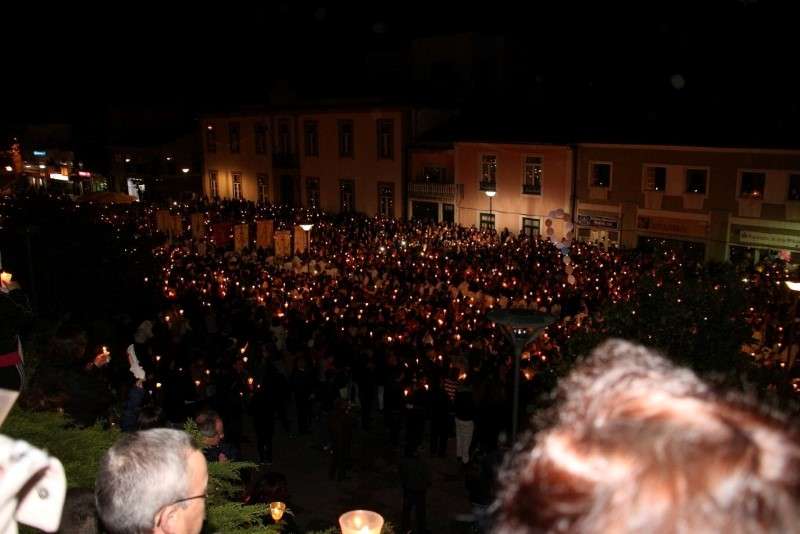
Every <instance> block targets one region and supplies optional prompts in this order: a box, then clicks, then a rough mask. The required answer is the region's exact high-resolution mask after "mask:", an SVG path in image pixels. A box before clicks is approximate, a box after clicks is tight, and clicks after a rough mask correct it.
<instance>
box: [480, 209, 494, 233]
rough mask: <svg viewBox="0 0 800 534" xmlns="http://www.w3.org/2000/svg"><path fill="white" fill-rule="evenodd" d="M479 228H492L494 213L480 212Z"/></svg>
mask: <svg viewBox="0 0 800 534" xmlns="http://www.w3.org/2000/svg"><path fill="white" fill-rule="evenodd" d="M481 230H494V213H481Z"/></svg>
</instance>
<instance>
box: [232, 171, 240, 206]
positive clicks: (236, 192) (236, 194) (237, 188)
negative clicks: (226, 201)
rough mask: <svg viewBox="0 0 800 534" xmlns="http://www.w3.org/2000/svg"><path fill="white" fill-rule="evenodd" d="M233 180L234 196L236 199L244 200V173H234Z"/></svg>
mask: <svg viewBox="0 0 800 534" xmlns="http://www.w3.org/2000/svg"><path fill="white" fill-rule="evenodd" d="M232 182H233V198H235V199H236V200H242V175H241V174H239V173H234V174H233V175H232Z"/></svg>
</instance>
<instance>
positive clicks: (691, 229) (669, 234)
mask: <svg viewBox="0 0 800 534" xmlns="http://www.w3.org/2000/svg"><path fill="white" fill-rule="evenodd" d="M636 230H637V233H638V244H639V245H640V246H645V247H648V248H654V249H658V248H659V244H661V243H663V244H664V245H668V246H670V247H673V248H674V247H677V248H679V249H682V250H683V251H684V252H685V253H686V255H687V257H690V258H693V259H697V260H699V261H702V260H703V259H705V256H706V243H707V241H708V236H709V220H708V216H706V215H695V214H688V213H686V214H684V213H675V214H667V213H664V212H662V211H658V212H655V211H654V212H649V211H645V210H639V213H638V214H637V216H636Z"/></svg>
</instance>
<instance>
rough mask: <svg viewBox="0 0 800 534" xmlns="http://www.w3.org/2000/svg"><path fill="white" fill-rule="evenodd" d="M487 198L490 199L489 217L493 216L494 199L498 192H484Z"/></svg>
mask: <svg viewBox="0 0 800 534" xmlns="http://www.w3.org/2000/svg"><path fill="white" fill-rule="evenodd" d="M484 194H486V196H487V197H489V215H492V199H493V198H494V196H495V195H496V194H497V191H484Z"/></svg>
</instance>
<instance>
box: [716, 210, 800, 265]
mask: <svg viewBox="0 0 800 534" xmlns="http://www.w3.org/2000/svg"><path fill="white" fill-rule="evenodd" d="M728 254H729V259H730V260H731V261H733V262H741V261H748V262H749V261H752V262H753V263H755V262H758V261H759V260H760V259H761V258H764V257H765V256H771V257H780V258H782V259H785V260H787V261H790V262H791V263H800V223H793V222H786V221H769V220H758V219H744V218H737V217H733V218H731V224H730V230H729V232H728Z"/></svg>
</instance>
